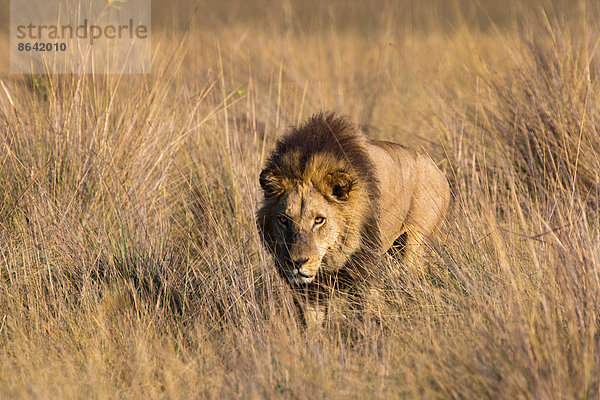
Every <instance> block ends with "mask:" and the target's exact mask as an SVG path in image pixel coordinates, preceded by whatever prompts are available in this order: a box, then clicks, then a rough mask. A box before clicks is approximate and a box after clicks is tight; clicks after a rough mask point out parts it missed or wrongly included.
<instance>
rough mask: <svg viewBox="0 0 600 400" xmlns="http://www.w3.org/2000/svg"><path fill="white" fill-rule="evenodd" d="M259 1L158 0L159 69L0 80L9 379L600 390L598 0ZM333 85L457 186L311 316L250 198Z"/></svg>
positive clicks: (218, 390) (314, 388)
mask: <svg viewBox="0 0 600 400" xmlns="http://www.w3.org/2000/svg"><path fill="white" fill-rule="evenodd" d="M156 3H157V2H156ZM441 3H443V4H444V6H443V7H440V4H441ZM532 3H533V2H532ZM250 4H251V3H247V2H240V3H233V2H224V3H223V2H208V3H200V4H199V5H195V4H190V3H183V4H177V5H174V6H172V7H170V6H169V7H167V6H158V5H155V6H156V7H155V8H156V9H155V10H154V15H156V16H157V18H156V22H155V26H154V31H153V43H154V50H155V58H154V61H153V74H152V75H149V76H144V77H129V76H120V77H119V76H60V77H57V76H39V77H33V78H30V77H24V78H10V79H8V78H6V77H5V78H2V86H0V149H1V150H0V353H1V354H2V355H1V356H0V371H2V373H0V397H2V398H82V397H84V398H85V397H91V398H112V397H120V398H145V397H150V398H163V397H173V398H187V397H196V398H232V397H233V398H278V397H281V398H390V397H391V398H427V399H431V398H468V399H470V398H507V399H514V398H538V399H545V398H565V399H571V398H581V399H584V398H586V399H587V398H590V399H597V398H600V378H599V377H600V339H599V335H600V330H599V322H600V321H599V317H600V302H599V300H598V299H600V260H599V251H598V248H599V242H600V238H599V235H600V234H599V222H598V221H599V211H600V210H599V209H598V207H599V199H600V186H599V173H598V171H600V165H599V164H600V131H599V129H600V128H599V126H600V125H599V122H600V121H598V119H599V118H600V114H599V113H600V83H599V78H600V74H599V73H600V58H599V57H600V53H599V52H598V51H599V50H598V44H599V43H598V37H599V36H598V33H599V32H598V24H599V23H600V9H599V8H598V5H597V4H596V2H593V1H588V2H586V1H578V2H577V3H576V4H574V2H549V1H548V2H545V3H544V4H543V5H539V4H535V5H534V4H531V5H523V4H521V2H517V1H515V2H512V3H509V4H508V5H504V4H503V5H502V7H500V6H499V4H500V2H494V1H490V2H485V1H484V2H481V3H478V5H471V4H470V3H467V2H458V3H450V2H435V1H431V2H425V3H422V4H421V5H420V6H416V5H414V4H412V5H411V3H403V2H380V3H377V4H376V5H375V6H373V5H368V4H367V3H366V2H365V3H361V2H359V3H356V2H352V3H351V4H348V3H345V2H336V1H333V2H330V3H328V4H327V5H318V4H316V3H308V4H307V3H306V2H303V3H302V4H304V5H302V4H300V3H299V2H298V3H289V2H283V3H282V5H280V4H279V3H260V5H262V6H268V7H267V8H268V11H265V12H262V11H261V12H257V11H256V8H255V7H254V6H251V5H250ZM160 7H163V8H160ZM162 18H164V20H162ZM167 21H168V22H167ZM3 46H4V45H3ZM321 108H325V109H335V110H338V111H341V112H343V113H346V114H348V115H350V116H352V117H353V118H354V119H355V120H356V121H357V122H358V123H359V124H360V125H361V126H362V127H364V129H365V130H366V131H367V132H368V134H369V135H370V136H372V137H377V138H385V139H391V140H395V141H398V142H403V143H407V144H409V145H411V146H414V147H417V148H420V149H423V150H425V151H427V152H428V153H430V154H431V155H432V157H433V158H434V159H435V160H438V161H439V165H440V166H441V167H442V168H443V169H444V170H445V171H446V173H447V175H448V177H449V179H450V181H451V185H452V189H453V200H452V203H453V204H452V211H451V213H450V215H449V216H448V221H447V222H446V224H445V228H444V232H445V233H444V234H443V235H442V236H441V237H440V238H439V240H438V241H436V243H434V244H433V245H432V247H431V249H430V251H429V256H428V258H427V263H428V264H429V271H430V273H428V274H426V273H423V272H421V271H417V270H415V269H414V268H409V267H407V266H404V265H403V264H402V263H398V262H397V261H395V260H393V259H391V258H389V257H384V258H383V259H382V260H381V265H380V266H381V274H382V276H384V277H385V279H384V280H385V281H386V282H387V283H386V286H385V287H384V288H382V293H383V296H374V297H373V298H369V299H367V302H368V303H369V304H367V305H366V306H365V307H364V310H365V311H364V312H365V316H364V317H362V318H358V317H357V316H356V315H353V313H352V312H351V311H349V310H348V309H347V308H345V307H344V304H343V302H341V301H340V302H339V307H338V306H335V307H333V310H332V313H331V315H330V319H329V322H328V324H327V326H326V327H325V328H324V329H323V330H322V331H316V332H312V331H309V332H305V331H304V330H303V329H302V327H301V326H300V325H299V323H298V321H297V320H296V317H295V315H294V312H293V306H292V304H291V302H290V298H289V296H288V293H287V288H286V286H285V285H284V284H283V283H282V282H281V281H280V279H279V277H278V276H277V275H276V273H275V271H274V268H273V265H272V262H271V260H270V258H269V256H268V255H267V253H266V252H265V250H264V249H263V248H262V247H261V245H260V242H259V239H258V235H257V231H256V227H255V223H254V217H253V215H254V212H255V210H256V209H257V202H258V201H259V198H260V197H259V191H258V182H257V176H258V172H259V171H260V166H261V163H262V162H263V160H264V157H265V154H266V152H267V151H268V150H269V149H270V148H271V146H272V145H273V143H274V139H275V138H276V137H277V136H278V135H281V134H282V133H283V132H284V131H285V129H286V127H287V126H289V125H290V124H294V123H296V122H297V121H299V120H302V119H303V118H306V117H307V116H308V115H309V114H310V113H312V112H313V111H315V110H318V109H321ZM336 304H338V303H336Z"/></svg>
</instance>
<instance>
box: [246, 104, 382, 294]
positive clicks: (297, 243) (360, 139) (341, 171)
mask: <svg viewBox="0 0 600 400" xmlns="http://www.w3.org/2000/svg"><path fill="white" fill-rule="evenodd" d="M364 146H365V138H364V136H363V135H362V134H361V133H360V131H358V130H357V129H356V128H354V127H353V126H352V125H351V124H350V123H349V122H348V121H347V120H346V119H345V118H342V117H339V116H337V115H335V114H318V115H316V116H314V117H312V118H311V119H310V120H309V121H308V122H307V123H306V124H305V125H303V126H301V127H300V128H297V129H295V130H293V131H292V132H291V133H290V134H289V135H287V136H285V137H283V138H282V139H280V140H279V141H278V143H277V146H276V149H275V150H274V151H273V153H272V154H271V156H270V157H269V159H268V161H267V164H266V166H265V169H264V170H263V171H262V172H261V174H260V185H261V187H262V189H263V194H264V201H263V204H262V207H261V208H260V210H259V211H258V213H257V219H258V226H259V229H260V231H261V233H262V236H263V238H264V240H265V243H266V245H267V247H268V248H269V250H270V251H271V252H272V253H273V254H274V256H275V259H276V263H277V267H278V269H279V272H280V273H281V275H283V276H284V277H285V278H286V279H287V280H288V282H290V283H291V284H292V285H304V284H309V283H312V282H313V281H314V280H315V278H318V277H319V275H322V274H323V273H332V272H335V271H337V270H338V269H340V268H341V267H343V266H344V264H345V263H346V262H347V261H348V259H349V258H350V257H351V256H352V255H353V254H355V253H356V252H357V251H359V250H360V249H361V248H365V247H366V243H365V241H366V240H367V239H373V238H376V237H377V235H376V234H375V233H374V230H375V229H376V225H377V224H376V221H375V219H374V218H375V217H373V216H375V215H377V204H378V203H377V193H376V186H375V178H374V177H373V176H371V174H372V171H373V166H372V164H371V161H370V159H369V158H368V155H367V153H366V151H365V147H364ZM371 244H372V243H370V244H369V245H371Z"/></svg>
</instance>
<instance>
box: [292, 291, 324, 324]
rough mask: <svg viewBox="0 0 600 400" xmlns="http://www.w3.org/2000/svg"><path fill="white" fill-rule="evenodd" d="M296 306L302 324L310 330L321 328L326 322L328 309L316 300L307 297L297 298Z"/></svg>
mask: <svg viewBox="0 0 600 400" xmlns="http://www.w3.org/2000/svg"><path fill="white" fill-rule="evenodd" d="M295 304H296V308H297V310H298V314H299V315H300V318H301V320H302V323H303V324H304V325H305V326H306V328H308V329H314V328H320V327H322V326H323V323H324V322H325V316H326V314H327V307H326V306H325V305H324V304H323V303H322V302H319V301H317V300H315V299H310V298H308V297H306V296H301V298H298V297H295Z"/></svg>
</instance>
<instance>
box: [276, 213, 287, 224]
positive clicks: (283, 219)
mask: <svg viewBox="0 0 600 400" xmlns="http://www.w3.org/2000/svg"><path fill="white" fill-rule="evenodd" d="M277 220H278V221H279V223H280V224H281V225H287V222H288V217H286V216H285V215H280V216H278V217H277Z"/></svg>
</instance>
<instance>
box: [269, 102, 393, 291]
mask: <svg viewBox="0 0 600 400" xmlns="http://www.w3.org/2000/svg"><path fill="white" fill-rule="evenodd" d="M366 144H367V139H366V137H365V136H364V134H363V133H362V132H361V131H360V130H359V129H357V128H356V127H355V126H354V124H352V123H351V122H350V121H349V119H348V118H347V117H345V116H341V115H338V114H336V113H334V112H326V113H323V112H321V113H317V114H314V115H313V116H312V117H311V118H310V119H309V120H308V121H307V122H305V123H304V124H302V125H300V126H299V127H297V128H293V129H292V130H291V132H290V133H289V134H287V135H285V136H283V137H282V138H280V139H279V140H278V142H277V145H276V148H275V150H274V151H273V152H272V153H271V155H270V157H269V159H268V160H267V163H266V168H268V169H273V170H276V171H278V173H279V174H281V175H283V176H286V177H290V178H293V179H294V180H297V181H302V179H305V178H306V174H305V168H306V165H307V162H308V160H309V159H310V158H311V157H314V156H315V155H324V156H326V157H328V158H331V159H335V160H339V161H342V164H343V165H345V168H347V169H348V171H346V172H348V173H352V175H353V176H355V177H356V179H358V180H359V181H360V182H361V183H363V187H364V188H365V189H363V190H366V191H367V194H368V199H369V212H368V213H367V215H364V220H363V221H362V224H361V228H360V236H361V238H362V245H361V247H360V249H359V250H358V251H356V252H355V253H354V254H353V255H352V256H351V257H350V258H349V260H348V261H347V262H346V265H345V266H344V268H343V269H344V270H345V271H346V272H348V273H351V274H352V275H354V273H352V271H355V272H357V275H358V276H359V277H361V278H365V277H366V276H367V275H368V274H369V273H370V272H371V271H372V270H373V268H370V267H369V264H371V262H372V261H374V259H375V258H376V255H377V254H378V253H379V251H380V247H381V243H380V239H379V238H380V235H379V214H380V212H379V211H380V193H379V182H378V179H377V175H376V172H375V165H374V164H373V161H372V160H371V158H370V156H369V153H368V151H367V148H366ZM290 154H296V155H297V157H298V158H295V159H294V160H295V162H293V163H292V162H286V161H287V159H286V157H287V156H289V155H290ZM329 278H330V277H329ZM329 278H326V279H328V280H329ZM323 279H325V277H323ZM336 279H337V278H336Z"/></svg>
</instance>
